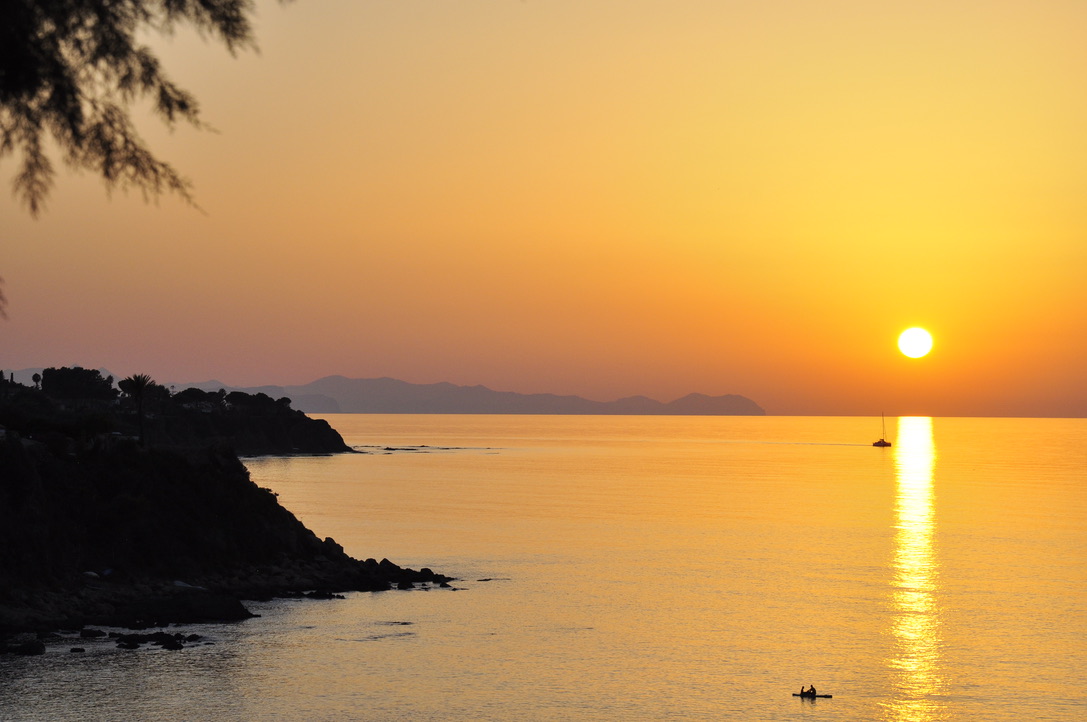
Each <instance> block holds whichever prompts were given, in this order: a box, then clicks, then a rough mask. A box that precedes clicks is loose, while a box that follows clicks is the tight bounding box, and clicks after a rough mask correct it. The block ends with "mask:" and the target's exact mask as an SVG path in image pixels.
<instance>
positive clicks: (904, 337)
mask: <svg viewBox="0 0 1087 722" xmlns="http://www.w3.org/2000/svg"><path fill="white" fill-rule="evenodd" d="M898 349H899V350H900V351H901V352H902V353H904V354H906V355H907V356H909V357H910V358H921V357H922V356H924V355H925V354H927V353H928V352H929V351H931V350H932V334H930V333H929V332H928V331H926V330H925V329H923V328H917V327H914V328H907V329H906V330H905V331H903V332H902V333H901V335H899V337H898Z"/></svg>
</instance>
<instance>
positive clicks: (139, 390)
mask: <svg viewBox="0 0 1087 722" xmlns="http://www.w3.org/2000/svg"><path fill="white" fill-rule="evenodd" d="M117 386H118V387H119V388H120V389H121V391H122V392H123V393H124V394H125V395H126V396H128V397H129V398H131V399H132V400H133V401H135V402H136V417H137V419H139V435H140V445H141V446H143V443H144V409H143V402H144V398H145V397H146V396H147V395H148V391H149V390H150V389H151V388H152V387H154V386H155V381H154V379H152V378H151V377H150V376H148V375H147V374H135V375H133V376H129V377H128V378H127V379H121V380H120V381H118V382H117Z"/></svg>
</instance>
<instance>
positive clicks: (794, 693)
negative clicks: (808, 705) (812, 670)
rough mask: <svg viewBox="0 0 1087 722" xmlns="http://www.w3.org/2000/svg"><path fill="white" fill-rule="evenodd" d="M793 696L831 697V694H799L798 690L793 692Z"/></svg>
mask: <svg viewBox="0 0 1087 722" xmlns="http://www.w3.org/2000/svg"><path fill="white" fill-rule="evenodd" d="M793 696H794V697H804V698H805V699H815V698H816V697H826V698H827V699H829V698H831V697H833V696H834V695H832V694H800V693H799V692H793Z"/></svg>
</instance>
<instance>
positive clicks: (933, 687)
mask: <svg viewBox="0 0 1087 722" xmlns="http://www.w3.org/2000/svg"><path fill="white" fill-rule="evenodd" d="M935 463H936V445H935V443H934V442H933V438H932V419H931V418H929V417H923V416H922V417H903V418H900V419H899V420H898V438H897V439H896V441H895V446H894V464H895V481H896V487H897V491H896V497H895V528H896V532H895V539H894V560H893V565H892V571H893V577H892V580H891V586H892V592H891V601H892V605H893V611H894V616H893V619H892V622H891V635H892V638H893V640H894V649H893V652H892V656H891V660H890V664H891V667H892V668H893V669H894V670H896V671H897V675H896V678H895V690H894V701H893V702H891V703H890V704H889V705H888V711H889V712H890V715H889V719H893V720H901V721H902V722H930V721H931V720H937V719H942V718H943V711H944V710H943V705H942V704H941V703H939V702H938V701H937V700H935V699H934V697H935V696H936V695H939V694H940V692H941V691H942V690H943V687H944V681H943V679H942V678H941V669H940V646H941V640H940V606H939V597H938V593H939V564H938V561H937V558H936V552H935V547H934V536H935V532H936V520H935V511H934V494H933V488H932V477H933V468H934V467H935Z"/></svg>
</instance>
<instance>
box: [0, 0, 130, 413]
mask: <svg viewBox="0 0 1087 722" xmlns="http://www.w3.org/2000/svg"><path fill="white" fill-rule="evenodd" d="M0 1H2V0H0ZM41 386H42V392H44V393H45V394H46V395H47V396H50V397H52V398H54V399H61V400H69V401H70V400H80V401H88V400H96V401H112V400H113V399H115V398H117V389H115V388H113V377H112V376H107V377H105V378H102V373H101V372H100V371H98V370H97V369H85V368H82V367H81V366H73V367H71V368H68V367H64V368H47V369H45V370H44V371H42V379H41Z"/></svg>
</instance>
